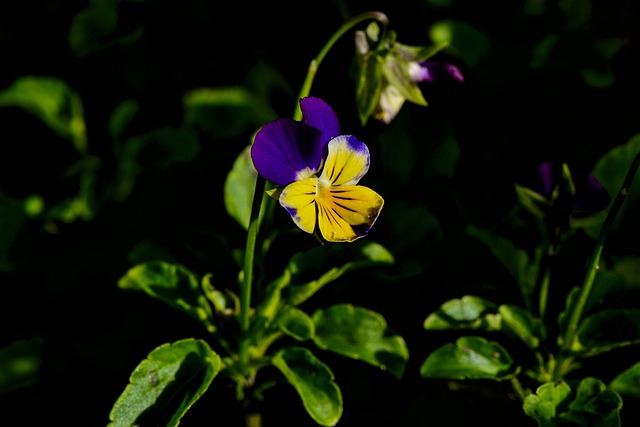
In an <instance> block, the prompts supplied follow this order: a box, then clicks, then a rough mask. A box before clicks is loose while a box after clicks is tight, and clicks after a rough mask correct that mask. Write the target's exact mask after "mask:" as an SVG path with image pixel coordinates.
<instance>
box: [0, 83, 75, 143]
mask: <svg viewBox="0 0 640 427" xmlns="http://www.w3.org/2000/svg"><path fill="white" fill-rule="evenodd" d="M8 106H16V107H20V108H23V109H24V110H26V111H28V112H30V113H31V114H33V115H34V116H36V117H38V118H39V119H40V120H42V121H43V122H44V123H45V124H46V125H47V126H49V128H51V130H53V131H54V132H56V133H57V134H58V135H60V136H61V137H62V138H64V139H66V140H68V141H71V142H72V143H73V146H74V147H75V149H76V150H77V151H78V152H79V153H80V154H86V153H87V134H86V127H85V121H84V112H83V107H82V101H81V99H80V96H79V95H78V93H77V92H76V91H75V90H73V89H71V88H70V87H69V86H68V85H67V84H66V83H65V82H64V81H62V80H59V79H57V78H55V77H36V76H25V77H20V78H19V79H17V80H16V81H15V82H14V83H13V84H12V85H11V86H9V88H8V89H5V90H4V91H0V107H8Z"/></svg>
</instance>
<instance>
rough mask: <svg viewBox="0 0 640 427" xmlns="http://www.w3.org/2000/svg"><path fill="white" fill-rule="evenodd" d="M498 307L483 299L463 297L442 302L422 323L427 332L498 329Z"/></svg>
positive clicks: (469, 296) (470, 296)
mask: <svg viewBox="0 0 640 427" xmlns="http://www.w3.org/2000/svg"><path fill="white" fill-rule="evenodd" d="M497 314H498V305H497V304H495V303H493V302H491V301H488V300H486V299H484V298H480V297H476V296H472V295H465V296H463V297H462V298H455V299H451V300H448V301H446V302H444V303H443V304H442V305H441V306H440V308H439V309H438V310H436V311H434V312H433V313H431V314H430V315H429V316H427V318H426V319H425V321H424V324H423V326H424V328H425V329H427V330H445V329H484V330H487V331H491V330H495V329H499V327H500V319H499V318H498V317H497Z"/></svg>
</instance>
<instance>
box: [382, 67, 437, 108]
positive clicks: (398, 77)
mask: <svg viewBox="0 0 640 427" xmlns="http://www.w3.org/2000/svg"><path fill="white" fill-rule="evenodd" d="M382 74H383V75H384V77H385V78H386V79H387V80H388V82H389V84H390V85H392V86H393V87H395V88H396V89H398V91H400V93H401V94H402V96H403V97H404V98H406V100H407V101H409V102H412V103H414V104H417V105H422V106H424V107H426V106H427V105H428V103H427V100H426V99H424V96H423V95H422V91H421V90H420V88H419V87H418V84H417V83H416V82H415V81H414V80H413V79H412V78H411V76H410V75H409V70H408V64H407V63H406V62H405V61H403V60H402V58H399V57H398V56H396V55H387V56H386V58H385V61H384V65H383V67H382Z"/></svg>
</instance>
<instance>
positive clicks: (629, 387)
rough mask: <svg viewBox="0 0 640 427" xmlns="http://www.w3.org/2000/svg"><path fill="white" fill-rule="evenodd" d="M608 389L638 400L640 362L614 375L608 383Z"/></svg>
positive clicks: (639, 395)
mask: <svg viewBox="0 0 640 427" xmlns="http://www.w3.org/2000/svg"><path fill="white" fill-rule="evenodd" d="M609 388H610V389H612V390H613V391H615V392H617V393H620V394H624V395H627V396H633V397H636V398H640V362H636V363H635V364H634V365H633V366H631V367H630V368H629V369H626V370H625V371H623V372H621V373H620V374H618V375H616V377H615V378H614V379H613V380H612V381H611V382H610V383H609Z"/></svg>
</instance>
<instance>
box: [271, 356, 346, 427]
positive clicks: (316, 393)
mask: <svg viewBox="0 0 640 427" xmlns="http://www.w3.org/2000/svg"><path fill="white" fill-rule="evenodd" d="M271 363H273V366H275V367H276V368H278V369H279V370H280V372H282V374H283V375H284V376H285V378H287V380H288V381H289V383H290V384H291V385H292V386H293V387H294V388H295V389H296V391H297V392H298V394H299V395H300V398H301V399H302V404H303V405H304V407H305V409H306V410H307V412H308V413H309V415H310V416H311V418H313V419H314V421H315V422H316V423H318V424H320V425H321V426H334V425H336V424H337V423H338V421H339V420H340V417H341V416H342V393H341V392H340V388H339V387H338V385H337V384H336V383H335V382H334V381H333V380H334V377H333V373H332V372H331V370H330V369H329V368H328V367H327V365H325V364H324V363H322V362H321V361H320V360H318V359H317V358H316V357H315V356H314V355H313V353H311V352H310V351H309V350H308V349H306V348H302V347H287V348H284V349H282V350H280V351H278V352H277V353H276V354H275V355H274V356H273V359H272V360H271Z"/></svg>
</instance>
